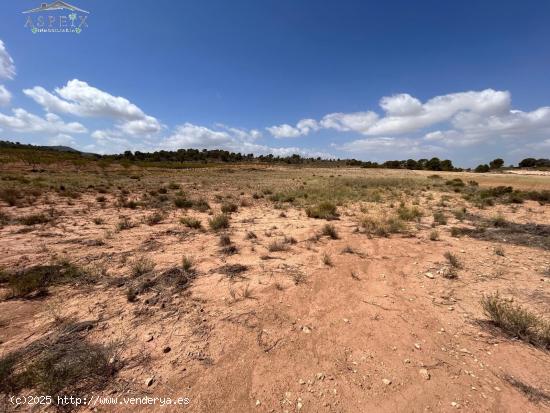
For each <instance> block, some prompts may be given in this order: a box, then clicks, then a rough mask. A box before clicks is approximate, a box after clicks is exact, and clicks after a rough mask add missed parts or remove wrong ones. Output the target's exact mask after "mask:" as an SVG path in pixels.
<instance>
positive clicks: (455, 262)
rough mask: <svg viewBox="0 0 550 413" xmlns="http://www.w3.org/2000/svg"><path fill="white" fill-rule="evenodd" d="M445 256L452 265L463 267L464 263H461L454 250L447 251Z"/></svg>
mask: <svg viewBox="0 0 550 413" xmlns="http://www.w3.org/2000/svg"><path fill="white" fill-rule="evenodd" d="M443 256H444V257H445V258H446V259H447V261H448V262H449V264H450V265H451V267H453V268H461V267H462V264H461V263H460V260H459V259H458V257H457V256H456V255H454V254H453V253H452V252H450V251H447V252H446V253H445V254H443Z"/></svg>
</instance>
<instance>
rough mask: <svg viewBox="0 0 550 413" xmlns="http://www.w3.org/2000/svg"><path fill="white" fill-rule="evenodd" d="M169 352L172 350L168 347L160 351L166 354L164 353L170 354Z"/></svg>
mask: <svg viewBox="0 0 550 413" xmlns="http://www.w3.org/2000/svg"><path fill="white" fill-rule="evenodd" d="M171 350H172V349H171V348H170V346H166V347H164V348H163V349H162V352H163V353H165V354H166V353H170V351H171Z"/></svg>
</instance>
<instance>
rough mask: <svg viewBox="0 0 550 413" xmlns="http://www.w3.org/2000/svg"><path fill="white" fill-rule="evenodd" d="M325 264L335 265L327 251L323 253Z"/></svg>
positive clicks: (328, 265)
mask: <svg viewBox="0 0 550 413" xmlns="http://www.w3.org/2000/svg"><path fill="white" fill-rule="evenodd" d="M323 264H325V265H326V266H327V267H332V266H333V265H334V264H333V263H332V258H331V257H330V255H328V254H327V253H326V252H325V253H323Z"/></svg>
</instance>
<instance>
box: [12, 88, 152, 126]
mask: <svg viewBox="0 0 550 413" xmlns="http://www.w3.org/2000/svg"><path fill="white" fill-rule="evenodd" d="M23 93H25V95H27V96H28V97H30V98H31V99H33V100H34V101H35V102H36V103H38V104H39V105H41V106H42V107H43V108H44V109H45V110H46V111H48V112H53V113H66V114H70V115H74V116H79V117H96V118H110V119H114V120H115V121H117V122H118V123H117V125H116V127H117V129H120V130H122V131H123V132H124V133H126V134H128V135H130V136H142V135H151V134H155V133H158V132H160V130H161V129H162V125H161V123H160V122H159V121H158V120H157V119H156V118H154V117H153V116H149V115H147V114H145V113H144V112H143V110H141V109H140V108H139V107H138V106H136V105H135V104H133V103H132V102H130V101H129V100H128V99H126V98H123V97H120V96H113V95H111V94H110V93H107V92H105V91H103V90H100V89H98V88H95V87H93V86H90V85H89V84H88V83H86V82H83V81H81V80H78V79H73V80H70V81H68V82H67V84H66V85H65V86H64V87H62V88H56V89H55V94H54V93H51V92H49V91H47V90H46V89H44V88H43V87H41V86H35V87H34V88H32V89H25V90H23Z"/></svg>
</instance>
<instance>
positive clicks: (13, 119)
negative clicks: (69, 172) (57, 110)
mask: <svg viewBox="0 0 550 413" xmlns="http://www.w3.org/2000/svg"><path fill="white" fill-rule="evenodd" d="M12 112H13V116H9V115H5V114H3V113H0V127H4V128H7V129H9V130H11V131H14V132H18V133H44V134H49V135H55V134H59V133H65V134H71V133H86V132H87V131H88V130H87V129H86V128H85V127H84V126H83V125H82V124H80V123H78V122H69V123H66V122H64V121H63V120H62V119H61V118H60V117H59V116H57V115H55V114H53V113H47V114H46V115H45V116H44V117H40V116H37V115H33V114H32V113H29V112H27V111H26V110H24V109H21V108H17V109H13V111H12Z"/></svg>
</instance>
